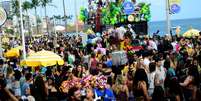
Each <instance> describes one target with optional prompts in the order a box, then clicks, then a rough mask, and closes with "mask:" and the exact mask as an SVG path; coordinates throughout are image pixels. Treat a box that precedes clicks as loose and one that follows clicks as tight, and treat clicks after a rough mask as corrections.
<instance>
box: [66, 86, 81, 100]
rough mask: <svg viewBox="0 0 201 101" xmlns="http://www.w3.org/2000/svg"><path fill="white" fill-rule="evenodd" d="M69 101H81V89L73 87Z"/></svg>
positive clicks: (69, 94) (69, 93) (70, 90)
mask: <svg viewBox="0 0 201 101" xmlns="http://www.w3.org/2000/svg"><path fill="white" fill-rule="evenodd" d="M68 101H81V92H80V89H79V88H76V87H73V88H71V89H69V92H68Z"/></svg>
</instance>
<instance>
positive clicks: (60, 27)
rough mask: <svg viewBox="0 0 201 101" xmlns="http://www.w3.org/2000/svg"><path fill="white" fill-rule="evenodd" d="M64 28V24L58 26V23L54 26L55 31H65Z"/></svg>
mask: <svg viewBox="0 0 201 101" xmlns="http://www.w3.org/2000/svg"><path fill="white" fill-rule="evenodd" d="M65 29H66V28H65V27H64V26H60V25H58V26H55V27H54V30H55V31H57V32H62V31H65Z"/></svg>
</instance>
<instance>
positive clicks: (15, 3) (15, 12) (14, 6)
mask: <svg viewBox="0 0 201 101" xmlns="http://www.w3.org/2000/svg"><path fill="white" fill-rule="evenodd" d="M11 3H12V6H11V7H12V14H11V16H10V17H11V18H12V19H13V16H17V17H16V18H17V22H18V23H17V26H16V28H17V29H18V30H17V32H18V33H20V31H21V30H20V23H19V19H18V18H19V16H20V11H19V8H20V5H19V1H18V0H12V1H11ZM13 21H14V20H13Z"/></svg>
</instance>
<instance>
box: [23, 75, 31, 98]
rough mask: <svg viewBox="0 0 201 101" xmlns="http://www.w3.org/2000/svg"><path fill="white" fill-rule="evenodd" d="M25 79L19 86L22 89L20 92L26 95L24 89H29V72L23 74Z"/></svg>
mask: <svg viewBox="0 0 201 101" xmlns="http://www.w3.org/2000/svg"><path fill="white" fill-rule="evenodd" d="M25 80H26V81H25V82H24V83H23V85H22V87H21V89H22V91H21V93H22V95H25V96H26V95H27V94H26V91H28V90H30V85H31V84H32V74H31V73H27V74H25Z"/></svg>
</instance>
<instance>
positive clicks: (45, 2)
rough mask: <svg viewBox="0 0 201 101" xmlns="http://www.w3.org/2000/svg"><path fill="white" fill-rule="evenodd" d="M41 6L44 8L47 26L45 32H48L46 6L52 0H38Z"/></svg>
mask: <svg viewBox="0 0 201 101" xmlns="http://www.w3.org/2000/svg"><path fill="white" fill-rule="evenodd" d="M40 2H41V6H42V7H43V8H44V9H45V20H46V26H47V33H48V32H49V29H48V21H47V6H48V5H49V4H50V3H51V2H52V0H40Z"/></svg>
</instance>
